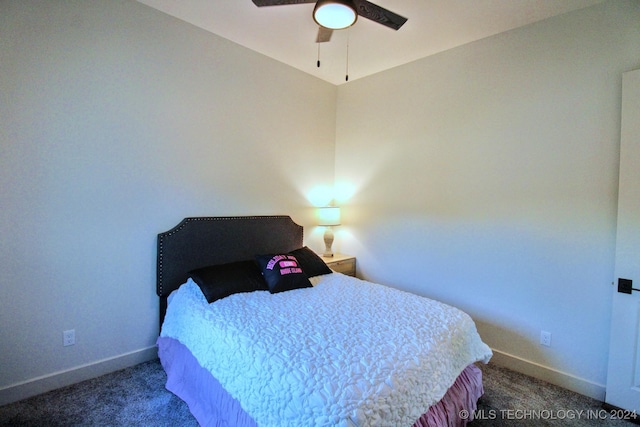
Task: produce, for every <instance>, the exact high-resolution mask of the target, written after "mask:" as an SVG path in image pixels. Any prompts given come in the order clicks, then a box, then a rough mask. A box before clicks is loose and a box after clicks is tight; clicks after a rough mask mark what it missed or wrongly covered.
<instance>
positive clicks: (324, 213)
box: [318, 206, 340, 225]
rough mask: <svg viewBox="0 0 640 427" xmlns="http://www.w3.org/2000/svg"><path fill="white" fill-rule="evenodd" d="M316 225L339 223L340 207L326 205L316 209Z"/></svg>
mask: <svg viewBox="0 0 640 427" xmlns="http://www.w3.org/2000/svg"><path fill="white" fill-rule="evenodd" d="M318 218H319V222H318V225H340V208H339V207H336V206H328V207H326V208H320V209H318Z"/></svg>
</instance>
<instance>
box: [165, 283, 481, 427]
mask: <svg viewBox="0 0 640 427" xmlns="http://www.w3.org/2000/svg"><path fill="white" fill-rule="evenodd" d="M314 279H315V280H314V282H315V283H314V284H315V286H314V287H313V288H306V289H298V290H294V291H289V292H282V293H278V294H273V295H272V294H270V293H269V292H266V291H258V292H252V293H243V294H235V295H231V296H229V297H227V298H224V299H221V300H218V301H216V302H214V303H212V304H207V301H206V299H205V298H204V296H203V295H202V293H201V291H200V288H198V286H197V285H196V284H195V283H193V282H191V280H189V281H188V282H187V283H186V284H184V285H182V286H181V287H180V289H179V290H178V291H177V292H176V293H175V294H174V296H173V299H172V301H171V304H170V305H169V309H168V311H167V315H166V318H165V322H164V325H163V327H162V333H161V335H162V336H165V337H171V338H175V339H178V340H179V341H180V342H182V344H184V345H185V346H186V347H187V348H189V350H190V351H191V352H192V353H193V355H194V356H195V357H196V359H197V360H198V362H199V363H200V365H202V366H203V367H204V368H206V369H207V370H209V371H210V372H211V373H212V374H213V376H214V377H215V378H217V379H218V381H219V382H220V383H221V384H222V386H223V387H224V388H225V389H226V390H227V391H228V392H229V393H230V394H231V395H232V396H233V397H234V398H236V399H237V400H238V401H239V402H240V403H241V405H242V408H243V409H244V410H245V411H246V412H247V413H248V414H249V415H250V416H251V417H252V418H253V419H254V420H255V421H256V423H257V424H258V425H259V426H274V427H275V426H278V427H280V426H292V427H300V426H394V427H396V426H411V425H412V424H413V423H414V422H415V421H416V420H417V419H418V418H419V417H420V415H421V414H423V413H424V412H426V411H427V409H428V408H429V406H431V405H432V404H433V403H435V402H437V401H438V400H440V399H441V398H442V396H443V395H444V394H445V392H446V391H447V389H448V388H449V387H450V386H451V384H453V382H454V381H455V379H456V377H457V376H458V375H459V374H460V373H461V372H462V370H463V369H464V368H465V367H466V366H467V365H469V364H470V363H473V362H476V361H483V362H485V363H486V362H488V361H489V359H490V358H491V350H490V349H489V347H488V346H487V345H486V344H484V343H483V342H482V341H481V340H480V337H479V335H478V333H477V332H476V327H475V324H474V323H473V321H472V320H471V318H470V317H469V316H468V315H467V314H465V313H464V312H462V311H460V310H458V309H456V308H453V307H451V306H448V305H446V304H442V303H439V302H437V301H434V300H430V299H427V298H423V297H419V296H416V295H413V294H410V293H406V292H402V291H398V290H395V289H392V288H389V287H385V286H382V285H376V284H373V283H370V282H365V281H362V280H358V279H355V278H353V277H349V276H345V275H342V274H339V273H334V274H329V275H325V276H320V277H318V278H314Z"/></svg>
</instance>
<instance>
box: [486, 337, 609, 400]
mask: <svg viewBox="0 0 640 427" xmlns="http://www.w3.org/2000/svg"><path fill="white" fill-rule="evenodd" d="M492 351H493V357H492V358H491V362H489V363H494V364H496V365H498V366H503V367H505V368H508V369H511V370H512V371H516V372H520V373H522V374H525V375H529V376H530V377H533V378H538V379H540V380H543V381H546V382H548V383H551V384H554V385H557V386H559V387H562V388H566V389H567V390H571V391H574V392H576V393H580V394H582V395H584V396H588V397H591V398H593V399H596V400H599V401H601V402H603V401H604V396H605V391H606V386H605V385H603V384H597V383H594V382H592V381H589V380H586V379H584V378H579V377H576V376H574V375H571V374H568V373H566V372H561V371H557V370H555V369H552V368H549V367H548V366H543V365H540V364H538V363H535V362H531V361H529V360H525V359H522V358H520V357H518V356H514V355H512V354H508V353H504V352H502V351H500V350H495V349H492Z"/></svg>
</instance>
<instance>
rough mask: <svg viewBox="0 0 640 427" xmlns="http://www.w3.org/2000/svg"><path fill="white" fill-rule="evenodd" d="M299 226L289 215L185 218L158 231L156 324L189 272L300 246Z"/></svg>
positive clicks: (300, 234)
mask: <svg viewBox="0 0 640 427" xmlns="http://www.w3.org/2000/svg"><path fill="white" fill-rule="evenodd" d="M302 241H303V229H302V226H300V225H298V224H296V223H295V222H293V220H292V219H291V218H290V217H289V216H285V215H277V216H237V217H193V218H185V219H183V220H182V221H181V222H180V223H179V224H178V225H176V226H175V227H173V228H172V229H171V230H169V231H165V232H164V233H160V234H158V265H157V283H156V292H157V294H158V296H159V297H160V325H162V321H163V320H164V315H165V312H166V310H167V297H168V296H169V294H170V293H171V292H172V291H174V290H175V289H178V287H179V286H180V285H181V284H183V283H184V282H185V281H186V280H187V278H188V273H189V271H191V270H193V269H195V268H200V267H205V266H207V265H215V264H223V263H227V262H232V261H242V260H248V259H253V258H254V257H255V255H258V254H266V253H277V252H289V251H292V250H294V249H297V248H300V247H302Z"/></svg>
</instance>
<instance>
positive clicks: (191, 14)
mask: <svg viewBox="0 0 640 427" xmlns="http://www.w3.org/2000/svg"><path fill="white" fill-rule="evenodd" d="M138 1H139V2H140V3H144V4H146V5H148V6H151V7H153V8H155V9H158V10H160V11H162V12H165V13H167V14H169V15H172V16H175V17H177V18H179V19H182V20H184V21H186V22H189V23H191V24H193V25H196V26H198V27H200V28H203V29H205V30H207V31H210V32H212V33H215V34H217V35H219V36H221V37H224V38H226V39H228V40H231V41H233V42H235V43H238V44H240V45H242V46H245V47H247V48H249V49H251V50H254V51H256V52H259V53H262V54H264V55H266V56H268V57H271V58H273V59H276V60H278V61H281V62H284V63H285V64H288V65H290V66H292V67H295V68H297V69H299V70H302V71H304V72H306V73H309V74H311V75H313V76H316V77H318V78H320V79H323V80H326V81H328V82H330V83H333V84H336V85H339V84H343V83H345V75H346V68H347V42H348V46H349V49H348V52H349V55H348V60H349V62H348V65H349V81H353V80H355V79H357V78H361V77H364V76H367V75H370V74H374V73H377V72H380V71H383V70H386V69H389V68H392V67H396V66H398V65H402V64H406V63H408V62H411V61H414V60H416V59H420V58H424V57H426V56H429V55H433V54H435V53H438V52H442V51H444V50H447V49H451V48H454V47H456V46H460V45H463V44H466V43H469V42H472V41H475V40H479V39H482V38H485V37H488V36H491V35H494V34H498V33H501V32H503V31H507V30H511V29H513V28H517V27H521V26H523V25H527V24H530V23H532V22H536V21H540V20H542V19H546V18H549V17H551V16H554V15H559V14H561V13H565V12H569V11H572V10H576V9H581V8H583V7H587V6H591V5H594V4H596V3H601V2H602V1H604V0H373V3H376V4H377V5H379V6H382V7H384V8H386V9H389V10H391V11H393V12H395V13H397V14H399V15H402V16H404V17H406V18H408V19H409V20H408V21H407V23H406V24H404V26H403V27H402V28H400V30H398V31H394V30H392V29H389V28H387V27H385V26H382V25H380V24H376V23H374V22H373V21H370V20H368V19H364V18H360V19H358V21H357V22H356V24H355V25H354V26H353V27H351V28H350V29H347V30H341V31H334V33H333V37H332V39H331V41H330V42H329V43H323V44H321V45H320V60H321V67H320V68H318V67H317V66H316V60H317V59H318V45H317V44H316V43H315V37H316V33H317V30H318V27H317V25H316V24H315V22H314V21H313V18H312V17H311V13H312V11H313V4H295V5H285V6H270V7H261V8H258V7H256V6H255V5H254V4H253V2H252V1H251V0H138Z"/></svg>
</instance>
